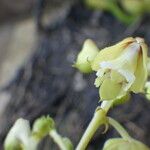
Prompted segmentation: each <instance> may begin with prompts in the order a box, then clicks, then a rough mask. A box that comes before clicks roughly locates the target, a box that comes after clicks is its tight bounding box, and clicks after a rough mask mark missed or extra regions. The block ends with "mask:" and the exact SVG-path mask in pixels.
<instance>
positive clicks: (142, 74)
mask: <svg viewBox="0 0 150 150" xmlns="http://www.w3.org/2000/svg"><path fill="white" fill-rule="evenodd" d="M147 49H148V48H147V46H146V44H145V43H141V50H142V51H141V53H140V55H139V58H138V63H137V69H136V72H135V77H136V79H135V81H134V83H133V85H132V87H131V90H132V91H133V92H134V93H138V92H143V88H144V85H145V82H146V80H147V76H148V72H147Z"/></svg>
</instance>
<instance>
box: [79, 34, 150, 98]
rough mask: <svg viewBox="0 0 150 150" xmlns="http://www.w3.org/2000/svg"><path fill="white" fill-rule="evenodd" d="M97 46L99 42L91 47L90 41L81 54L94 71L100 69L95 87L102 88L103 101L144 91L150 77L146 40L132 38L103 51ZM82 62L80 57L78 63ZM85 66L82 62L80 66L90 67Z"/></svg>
mask: <svg viewBox="0 0 150 150" xmlns="http://www.w3.org/2000/svg"><path fill="white" fill-rule="evenodd" d="M85 45H86V46H85ZM85 47H86V48H85ZM97 49H98V48H95V44H93V45H92V44H90V46H88V44H87V41H86V42H85V44H84V47H83V50H81V52H80V54H79V56H80V55H81V54H82V62H84V65H86V64H87V65H88V66H89V68H90V71H96V76H97V78H96V80H95V86H96V87H98V88H99V94H100V99H101V100H114V99H120V98H122V97H124V96H126V95H127V94H129V93H130V92H134V93H140V92H143V90H144V85H145V82H146V80H147V76H148V75H147V45H146V44H145V42H144V39H142V38H139V37H137V38H132V37H129V38H126V39H124V40H123V41H121V42H119V43H117V44H116V45H114V46H110V47H106V48H104V49H102V50H100V51H99V52H97ZM79 56H78V58H79ZM82 62H80V60H79V59H77V64H83V63H82ZM83 68H84V69H85V70H84V69H83ZM83 68H81V67H80V65H78V69H79V70H80V71H81V72H84V73H85V72H86V68H85V67H83ZM82 70H84V71H82ZM90 71H89V69H88V71H87V72H90Z"/></svg>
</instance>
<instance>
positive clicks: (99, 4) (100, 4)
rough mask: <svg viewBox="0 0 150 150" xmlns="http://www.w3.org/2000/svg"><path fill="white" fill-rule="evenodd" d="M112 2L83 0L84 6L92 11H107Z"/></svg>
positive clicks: (106, 0) (107, 0)
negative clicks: (92, 9)
mask: <svg viewBox="0 0 150 150" xmlns="http://www.w3.org/2000/svg"><path fill="white" fill-rule="evenodd" d="M111 3H112V0H85V4H86V5H87V6H89V7H92V8H94V9H102V10H109V9H110V5H111Z"/></svg>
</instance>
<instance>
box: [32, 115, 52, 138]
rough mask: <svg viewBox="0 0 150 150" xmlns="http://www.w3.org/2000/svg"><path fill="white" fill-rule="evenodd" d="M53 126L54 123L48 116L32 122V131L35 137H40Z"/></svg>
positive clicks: (47, 132)
mask: <svg viewBox="0 0 150 150" xmlns="http://www.w3.org/2000/svg"><path fill="white" fill-rule="evenodd" d="M54 128H55V123H54V121H53V119H52V118H50V117H49V116H47V117H41V118H39V119H37V120H36V121H35V122H34V124H33V129H32V133H33V135H34V136H35V137H37V138H39V139H42V138H43V137H44V136H46V135H47V134H49V132H50V130H52V129H54Z"/></svg>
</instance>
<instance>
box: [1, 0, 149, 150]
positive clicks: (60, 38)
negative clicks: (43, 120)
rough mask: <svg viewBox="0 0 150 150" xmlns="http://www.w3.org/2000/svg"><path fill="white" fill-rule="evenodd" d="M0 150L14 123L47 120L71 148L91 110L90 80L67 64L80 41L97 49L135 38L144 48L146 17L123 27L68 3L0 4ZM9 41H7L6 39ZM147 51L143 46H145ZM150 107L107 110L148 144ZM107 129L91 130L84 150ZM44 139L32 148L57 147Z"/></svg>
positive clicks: (133, 103)
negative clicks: (141, 40)
mask: <svg viewBox="0 0 150 150" xmlns="http://www.w3.org/2000/svg"><path fill="white" fill-rule="evenodd" d="M0 4H1V5H0V22H1V24H0V58H1V59H0V149H3V148H2V145H3V141H4V138H5V136H6V134H7V132H8V131H9V129H10V127H11V126H12V125H13V123H14V122H15V120H16V119H17V118H19V117H23V118H25V119H29V120H30V121H31V124H32V123H33V121H34V120H35V119H36V118H37V117H39V116H41V115H47V114H49V115H50V116H52V117H53V118H54V119H55V121H56V124H57V128H58V131H59V133H61V134H62V135H63V136H68V137H69V138H70V139H71V140H72V141H73V143H74V144H75V145H76V144H77V143H78V141H79V139H80V137H81V135H82V134H83V132H84V130H85V129H86V127H87V125H88V123H89V121H90V119H91V118H92V116H93V113H94V110H95V108H96V106H98V105H99V104H98V90H97V89H96V88H95V87H94V85H93V83H94V78H95V74H90V75H83V74H81V73H79V72H78V71H77V70H76V69H74V68H72V67H71V65H72V64H73V62H74V61H75V58H76V55H77V54H78V52H79V50H80V49H81V47H82V44H83V42H84V40H85V39H87V38H91V39H93V40H94V41H95V42H96V44H97V45H98V47H99V48H103V47H105V46H109V45H111V44H114V43H115V42H118V41H120V40H122V39H123V38H125V37H127V36H133V37H136V36H140V37H143V38H145V41H146V43H147V44H148V45H149V43H150V16H148V15H145V16H143V18H141V19H140V20H139V21H138V22H136V23H133V24H131V25H129V26H126V25H124V24H123V23H121V22H119V21H118V20H117V19H116V18H115V17H114V16H112V15H111V14H110V13H108V12H102V11H96V10H89V9H88V8H86V7H85V6H84V4H83V3H82V1H75V0H72V1H70V0H64V1H62V0H47V1H46V0H13V2H12V1H11V0H1V1H0ZM10 37H11V38H10ZM149 46H150V45H149ZM149 113H150V102H149V101H148V100H146V99H145V98H144V95H134V94H132V97H131V100H130V101H129V102H128V103H126V104H125V105H121V106H118V107H116V108H114V109H113V110H112V111H111V112H110V116H113V117H114V118H115V119H117V120H119V121H120V122H121V123H122V124H124V126H125V127H126V128H127V130H128V131H129V133H130V134H131V135H132V136H133V137H134V138H136V139H138V140H140V141H143V142H144V143H145V144H147V145H149V146H150V116H149ZM117 136H118V134H117V133H116V132H115V131H114V130H113V129H110V130H109V131H108V132H107V134H105V135H101V132H100V131H97V133H96V135H95V136H94V138H93V140H92V142H91V144H90V146H89V148H88V149H89V150H92V149H93V150H98V149H101V147H102V146H103V144H104V141H105V140H106V139H108V138H109V137H117ZM49 141H50V139H49V138H45V139H44V140H43V141H42V143H41V144H40V147H39V149H42V150H48V149H52V150H53V149H54V150H55V149H58V148H57V147H56V146H55V145H54V144H53V143H51V142H49Z"/></svg>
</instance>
